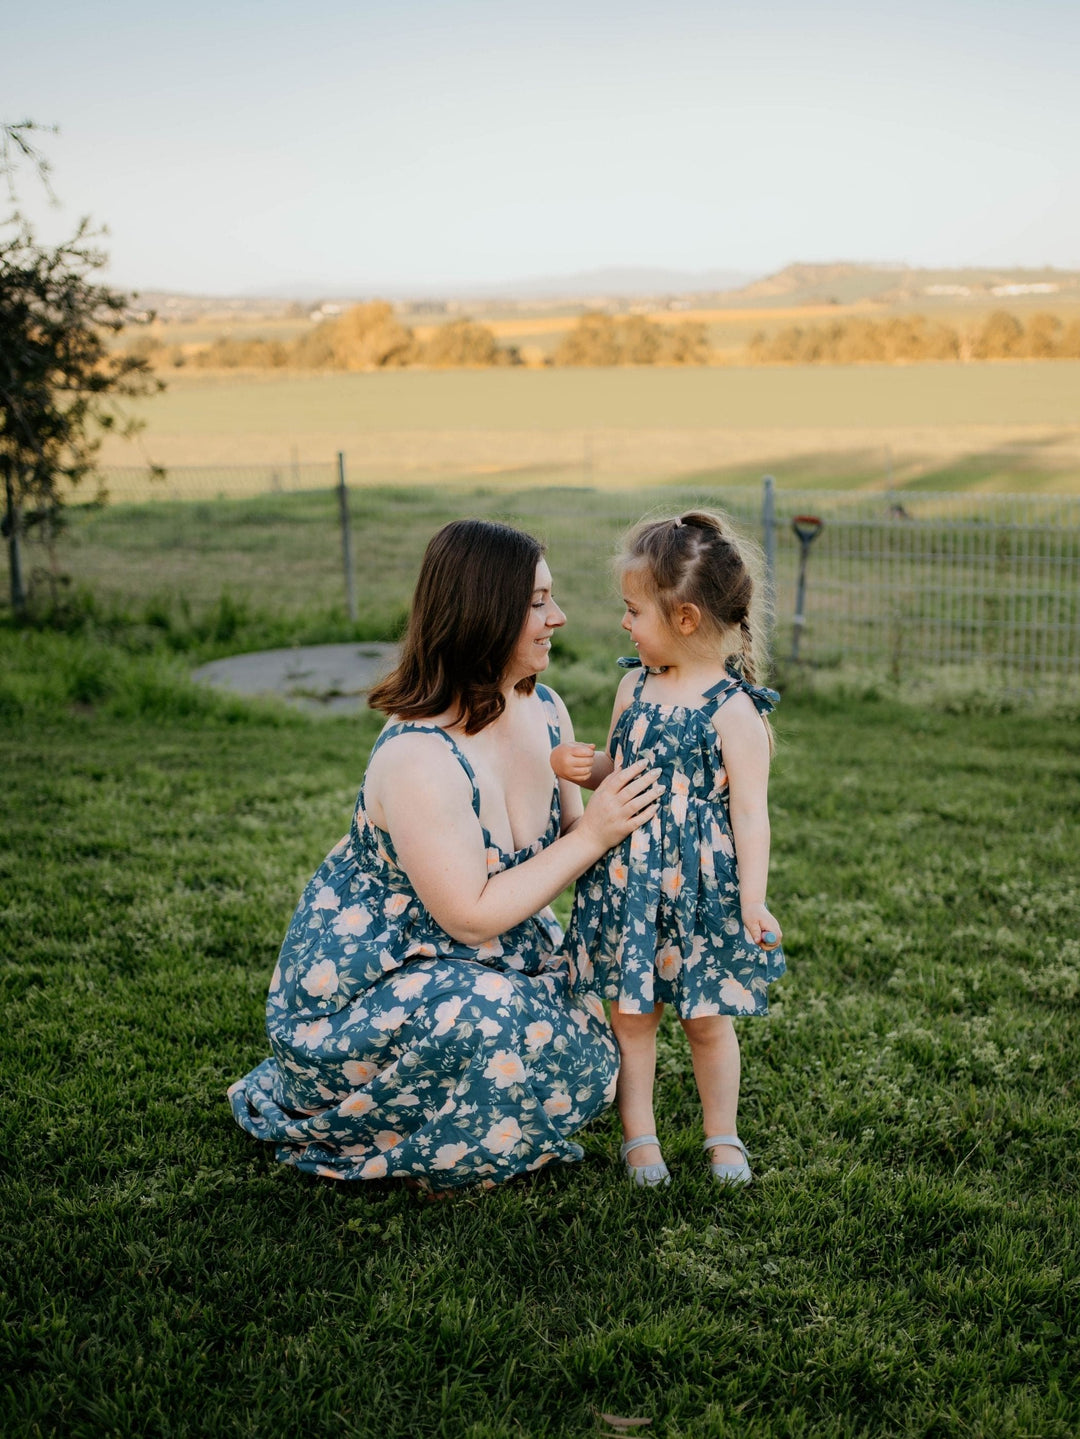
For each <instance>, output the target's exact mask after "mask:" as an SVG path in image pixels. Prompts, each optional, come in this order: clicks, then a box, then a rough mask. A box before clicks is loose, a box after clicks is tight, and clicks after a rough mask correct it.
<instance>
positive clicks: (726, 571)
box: [616, 510, 773, 748]
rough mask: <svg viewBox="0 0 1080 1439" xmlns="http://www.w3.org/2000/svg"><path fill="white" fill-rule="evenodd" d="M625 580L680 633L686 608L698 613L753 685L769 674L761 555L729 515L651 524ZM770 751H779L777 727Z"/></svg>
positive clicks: (634, 542)
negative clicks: (633, 580) (636, 584)
mask: <svg viewBox="0 0 1080 1439" xmlns="http://www.w3.org/2000/svg"><path fill="white" fill-rule="evenodd" d="M616 568H617V570H618V572H619V574H620V575H623V574H626V573H627V572H628V571H632V572H633V573H634V575H635V576H636V577H638V578H639V579H640V581H641V583H642V587H643V588H644V590H645V592H646V594H648V595H649V596H650V598H651V599H653V600H655V602H656V604H657V606H658V607H659V609H660V612H661V614H662V615H663V616H664V617H665V619H666V620H667V621H668V623H669V624H671V626H672V629H673V630H674V615H675V611H676V610H677V608H678V607H679V605H684V604H692V605H696V606H697V608H698V609H699V610H700V611H701V619H702V624H703V626H704V627H705V629H706V631H707V632H708V631H710V630H711V631H712V632H713V634H714V635H715V637H716V641H717V644H718V646H720V647H722V649H723V658H724V660H725V662H726V663H732V664H734V665H735V667H736V668H737V669H738V670H739V672H740V673H741V674H742V675H743V677H744V678H745V679H746V680H747V681H748V682H749V683H750V684H760V683H761V682H762V680H763V679H764V678H765V675H766V673H767V653H766V644H765V635H766V624H767V614H766V612H765V611H766V605H765V603H764V585H763V584H761V583H757V584H755V578H756V577H760V574H761V569H762V565H761V558H760V554H759V552H758V550H757V548H756V546H754V545H753V544H752V543H751V542H750V541H749V540H747V539H746V538H745V537H744V536H741V535H739V534H738V533H737V532H736V530H735V528H734V526H733V525H732V524H731V521H730V520H728V519H727V517H726V516H724V515H718V514H713V513H712V512H711V511H709V510H688V511H686V512H685V513H684V514H681V515H679V516H678V517H677V518H675V519H646V520H642V521H641V523H640V524H638V525H635V526H634V528H633V529H632V530H631V531H630V532H629V534H628V535H627V536H626V538H625V539H624V540H623V543H622V549H621V551H620V553H619V556H618V558H617V560H616ZM765 724H766V728H768V730H769V744H770V748H771V746H772V742H773V740H772V727H771V726H770V725H769V722H768V720H766V721H765Z"/></svg>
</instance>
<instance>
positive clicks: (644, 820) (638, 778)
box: [581, 759, 664, 850]
mask: <svg viewBox="0 0 1080 1439" xmlns="http://www.w3.org/2000/svg"><path fill="white" fill-rule="evenodd" d="M647 763H648V761H647V760H643V759H639V760H637V761H636V762H635V763H634V764H632V765H629V766H628V767H627V768H626V769H617V770H613V771H612V773H611V774H609V775H608V777H607V779H605V780H604V782H603V783H602V784H600V785H598V786H597V789H596V791H595V793H594V794H593V797H592V799H591V800H590V801H589V804H588V806H587V808H586V810H585V816H584V818H583V819H582V820H581V825H582V828H583V829H585V830H586V831H587V832H588V833H589V834H591V835H592V836H593V838H594V839H595V840H596V842H597V843H599V844H600V845H601V848H602V849H603V850H609V849H611V847H612V845H616V844H618V843H619V841H620V840H622V839H625V838H626V836H627V835H628V834H631V833H633V831H634V830H635V829H637V828H638V826H639V825H643V824H648V822H649V820H651V819H652V818H653V816H654V815H655V814H656V808H657V803H658V801H659V799H660V796H661V795H662V794H663V792H664V787H663V785H661V784H657V782H656V781H657V777H658V775H659V774H660V771H659V770H658V769H651V770H646V768H645V766H646V764H647Z"/></svg>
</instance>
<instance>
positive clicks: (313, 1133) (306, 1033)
mask: <svg viewBox="0 0 1080 1439" xmlns="http://www.w3.org/2000/svg"><path fill="white" fill-rule="evenodd" d="M536 692H537V695H538V696H539V697H540V700H541V702H542V703H543V704H544V707H545V711H546V714H547V719H548V727H549V733H550V736H551V743H552V744H553V745H555V744H557V743H558V742H559V726H558V715H557V713H556V710H555V707H554V703H553V702H552V700H551V697H550V692H549V691H547V690H546V689H545V688H544V687H543V686H540V685H538V686H537V691H536ZM415 730H422V731H423V732H424V733H436V734H441V735H443V737H444V738H445V740H446V742H447V744H449V745H450V746H451V747H452V748H453V750H454V753H455V754H456V756H457V758H458V760H459V761H460V763H461V765H462V767H463V768H464V770H465V772H466V774H467V775H468V777H469V780H470V782H471V784H472V790H473V809H474V811H475V813H476V816H477V819H478V820H479V816H480V794H479V790H478V789H477V785H476V777H475V775H474V773H473V771H472V768H471V767H470V765H469V762H468V760H467V759H466V758H465V756H464V754H462V752H461V750H460V749H459V748H458V746H457V745H456V744H455V743H454V740H453V739H452V737H451V736H450V735H448V734H446V732H445V730H441V729H438V727H436V726H432V725H417V724H402V723H398V724H392V725H390V726H389V727H388V728H387V729H386V730H384V731H383V733H382V735H381V736H380V738H379V740H378V744H377V746H376V748H377V747H378V745H383V744H389V743H391V742H392V741H393V740H394V738H395V737H396V736H397V735H400V734H404V733H407V732H409V731H415ZM559 822H560V816H559V789H558V785H557V784H555V783H554V776H553V785H552V800H551V814H550V818H549V821H548V827H547V830H546V831H545V833H544V834H543V835H542V836H541V838H540V839H539V840H537V841H536V842H535V843H534V844H532V845H529V846H527V847H526V848H524V849H521V850H519V851H517V853H515V854H508V853H506V852H504V851H503V850H501V849H500V848H499V847H498V846H497V845H495V844H494V843H493V842H492V840H491V836H490V835H489V834H488V833H487V831H486V830H485V831H484V838H485V842H486V844H487V859H488V870H489V873H491V874H495V873H498V872H499V871H500V870H504V869H508V868H509V867H510V866H511V865H515V864H519V863H521V862H522V861H523V860H525V859H528V858H529V856H530V855H532V854H535V853H537V852H538V851H539V850H540V849H541V848H542V847H544V846H546V845H548V844H550V843H551V842H552V840H554V839H555V838H556V837H557V835H558V833H559ZM561 940H562V932H561V930H560V928H559V925H558V922H557V921H556V919H555V916H554V915H553V914H552V913H551V911H550V909H545V910H543V911H541V913H540V914H538V915H536V916H534V917H533V918H531V919H528V920H525V921H524V922H523V923H521V924H519V925H517V926H515V928H514V929H512V930H510V931H508V932H507V933H506V934H504V935H502V936H500V937H499V938H498V939H495V940H491V941H488V942H487V943H485V944H483V945H481V946H480V947H479V948H470V947H469V946H468V945H465V944H461V943H459V942H458V941H457V940H455V939H452V938H451V937H450V936H449V935H448V934H447V933H446V932H445V931H444V930H442V929H440V928H439V926H438V925H437V924H436V923H435V921H434V920H433V919H432V917H431V915H430V914H428V912H427V911H426V910H425V908H424V906H423V905H422V904H421V902H420V900H419V899H418V898H417V896H416V894H415V892H414V891H413V889H412V886H411V885H410V883H409V880H408V878H407V876H406V875H405V873H404V871H403V870H402V869H401V867H400V866H399V865H398V863H397V860H396V857H395V855H394V848H393V844H392V842H391V839H390V836H389V835H388V834H386V833H384V832H383V831H381V830H379V829H377V828H376V827H375V825H374V824H373V823H372V822H371V820H370V819H369V818H368V817H367V814H366V812H365V807H364V792H363V789H361V791H360V797H359V800H358V802H357V807H356V812H355V814H354V816H353V821H352V825H351V827H350V831H349V833H348V835H346V836H345V838H344V839H343V840H342V841H341V842H340V844H338V845H337V846H336V847H335V848H334V849H333V850H332V851H331V852H330V854H329V855H328V856H327V857H326V859H325V860H324V862H323V864H322V865H321V866H320V868H319V870H318V871H317V873H316V874H315V876H314V878H313V879H312V880H311V882H310V884H309V885H308V886H307V888H306V889H305V891H304V893H303V896H302V897H301V900H300V903H299V905H298V907H297V910H296V913H295V914H294V916H293V920H292V923H291V925H290V926H289V930H288V933H287V934H286V936H285V942H284V944H283V945H282V949H281V955H280V958H279V960H278V964H277V968H276V969H275V970H274V975H273V978H272V980H271V982H270V994H269V997H268V999H267V1002H266V1024H267V1031H268V1033H269V1037H270V1044H271V1048H272V1050H273V1054H272V1056H271V1058H269V1059H266V1060H264V1061H263V1063H262V1064H260V1065H258V1066H257V1067H256V1068H255V1069H253V1070H252V1072H251V1073H250V1074H249V1075H247V1076H246V1077H245V1078H244V1079H241V1080H238V1081H237V1082H236V1083H235V1084H234V1085H233V1086H232V1087H231V1089H230V1090H229V1098H230V1101H231V1103H232V1108H233V1114H234V1115H235V1117H236V1120H237V1122H238V1123H239V1124H240V1126H241V1127H242V1128H243V1129H245V1130H247V1132H248V1133H249V1134H251V1135H253V1136H254V1137H255V1138H256V1139H262V1140H266V1141H267V1142H268V1143H271V1144H274V1145H275V1146H276V1151H277V1157H278V1159H279V1160H281V1161H282V1163H284V1164H292V1165H295V1166H296V1167H297V1168H299V1169H304V1170H308V1171H310V1172H312V1173H315V1174H321V1175H324V1176H326V1177H328V1178H334V1179H377V1178H382V1177H383V1176H384V1175H389V1176H408V1177H412V1178H416V1179H419V1180H420V1181H422V1182H423V1183H431V1184H433V1185H434V1186H435V1187H436V1188H440V1189H447V1188H452V1187H454V1186H458V1185H464V1184H471V1183H475V1182H476V1181H478V1180H481V1181H488V1182H492V1183H499V1182H501V1181H503V1180H506V1179H509V1178H511V1177H512V1176H513V1175H515V1174H519V1173H521V1172H522V1171H524V1170H532V1169H538V1168H539V1167H540V1166H541V1165H543V1164H546V1163H548V1162H549V1161H550V1160H553V1159H554V1160H575V1159H580V1158H581V1157H582V1150H581V1148H580V1147H579V1146H578V1145H576V1144H574V1143H572V1142H571V1140H570V1136H571V1135H572V1134H573V1133H574V1132H575V1131H576V1130H578V1129H580V1128H581V1127H582V1126H583V1125H584V1124H585V1123H587V1122H588V1120H589V1119H591V1118H592V1117H593V1116H594V1115H596V1114H598V1113H599V1112H600V1111H601V1110H602V1109H603V1108H604V1107H605V1106H606V1105H608V1104H609V1103H610V1102H611V1100H612V1098H613V1096H614V1089H615V1077H616V1074H617V1071H618V1050H617V1048H616V1046H615V1043H614V1040H613V1038H612V1035H611V1031H610V1029H609V1028H608V1025H607V1021H606V1020H605V1018H604V1012H603V1005H602V1004H601V1003H600V1001H599V1000H598V999H597V998H596V997H595V996H594V995H583V996H581V997H580V998H572V997H571V996H570V994H569V990H568V985H567V967H566V963H565V960H564V959H562V958H561V957H560V956H558V955H557V953H556V951H557V949H558V946H559V944H560V942H561Z"/></svg>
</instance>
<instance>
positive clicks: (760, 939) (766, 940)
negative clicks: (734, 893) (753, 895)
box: [742, 904, 784, 949]
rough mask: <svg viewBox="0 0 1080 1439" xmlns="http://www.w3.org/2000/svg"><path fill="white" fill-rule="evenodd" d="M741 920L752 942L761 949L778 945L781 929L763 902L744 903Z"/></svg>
mask: <svg viewBox="0 0 1080 1439" xmlns="http://www.w3.org/2000/svg"><path fill="white" fill-rule="evenodd" d="M742 922H743V925H744V926H745V928H746V929H747V930H748V931H749V933H750V937H751V938H752V939H753V941H754V943H755V944H758V945H760V946H761V948H762V949H776V948H778V947H779V944H780V941H781V940H782V939H783V937H784V935H783V931H782V930H781V928H780V926H779V925H778V924H777V922H776V920H775V919H774V917H773V916H772V915H771V914H770V913H769V911H768V910H767V909H766V907H765V906H764V905H763V904H744V905H743V906H742Z"/></svg>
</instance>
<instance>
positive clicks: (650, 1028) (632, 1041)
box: [611, 1004, 664, 1166]
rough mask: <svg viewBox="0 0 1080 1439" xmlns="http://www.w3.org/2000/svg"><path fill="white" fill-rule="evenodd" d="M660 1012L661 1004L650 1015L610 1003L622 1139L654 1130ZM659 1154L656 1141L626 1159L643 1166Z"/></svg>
mask: <svg viewBox="0 0 1080 1439" xmlns="http://www.w3.org/2000/svg"><path fill="white" fill-rule="evenodd" d="M663 1012H664V1006H663V1005H662V1004H658V1005H657V1006H656V1008H655V1009H654V1010H653V1012H652V1014H623V1013H622V1011H621V1010H620V1009H619V1008H618V1006H617V1005H615V1004H613V1005H612V1006H611V1027H612V1029H613V1030H614V1031H615V1038H616V1039H617V1040H618V1042H619V1056H620V1058H619V1082H618V1087H617V1088H616V1090H615V1103H616V1105H617V1106H618V1110H619V1119H620V1120H621V1121H622V1128H623V1138H624V1139H634V1138H636V1136H637V1135H639V1134H655V1133H656V1120H655V1118H654V1117H653V1081H654V1080H655V1078H656V1028H657V1025H658V1024H659V1023H660V1016H661V1014H663ZM661 1157H662V1156H661V1154H660V1150H659V1148H658V1147H657V1146H656V1145H655V1144H641V1145H639V1146H638V1147H637V1149H635V1150H633V1151H632V1152H631V1153H630V1154H629V1155H628V1156H627V1159H628V1162H629V1163H630V1164H633V1165H636V1166H642V1165H646V1164H659V1163H660V1160H661Z"/></svg>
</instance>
